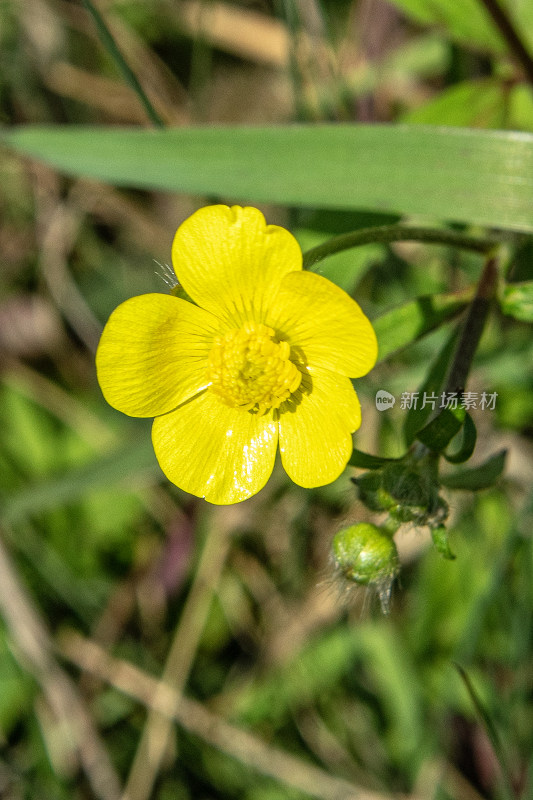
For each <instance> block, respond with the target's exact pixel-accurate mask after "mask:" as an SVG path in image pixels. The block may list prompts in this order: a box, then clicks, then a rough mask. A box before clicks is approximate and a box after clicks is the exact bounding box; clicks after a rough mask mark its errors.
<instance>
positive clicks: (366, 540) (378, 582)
mask: <svg viewBox="0 0 533 800" xmlns="http://www.w3.org/2000/svg"><path fill="white" fill-rule="evenodd" d="M332 546H333V558H334V560H335V565H336V567H337V569H338V571H339V572H340V573H341V574H342V575H343V577H344V578H345V579H346V580H348V581H352V582H354V583H357V584H359V585H361V586H372V587H374V588H376V589H377V591H378V594H379V599H380V602H381V607H382V609H383V611H384V613H386V612H387V611H388V610H389V601H390V592H391V587H392V582H393V580H394V578H395V577H396V575H397V574H398V572H399V571H400V562H399V559H398V552H397V550H396V545H395V544H394V541H393V539H392V538H391V537H390V536H389V535H388V534H387V533H386V532H385V531H384V530H383V529H382V528H378V527H377V526H376V525H372V524H370V523H368V522H360V523H358V524H357V525H350V527H348V528H343V529H342V530H340V531H338V533H336V534H335V536H334V538H333V545H332Z"/></svg>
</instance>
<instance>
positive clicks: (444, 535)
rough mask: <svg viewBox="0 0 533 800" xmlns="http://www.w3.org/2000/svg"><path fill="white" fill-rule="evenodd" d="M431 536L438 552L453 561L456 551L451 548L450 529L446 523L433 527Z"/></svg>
mask: <svg viewBox="0 0 533 800" xmlns="http://www.w3.org/2000/svg"><path fill="white" fill-rule="evenodd" d="M431 538H432V539H433V544H434V545H435V548H436V550H437V552H438V553H440V555H441V556H442V557H443V558H447V559H448V560H450V561H453V559H454V558H455V553H452V551H451V550H450V543H449V541H448V531H447V530H446V528H445V526H444V525H437V527H436V528H432V529H431Z"/></svg>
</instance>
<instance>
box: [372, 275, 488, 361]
mask: <svg viewBox="0 0 533 800" xmlns="http://www.w3.org/2000/svg"><path fill="white" fill-rule="evenodd" d="M472 296H473V292H472V291H471V290H467V291H466V292H461V293H460V294H459V293H457V294H456V293H454V294H441V295H429V296H426V297H418V298H417V299H416V300H410V301H409V302H408V303H405V304H404V305H402V306H399V307H398V308H394V309H392V311H387V313H385V314H382V315H381V316H380V317H377V318H376V319H374V320H372V325H373V327H374V330H375V332H376V336H377V339H378V347H379V355H378V360H379V361H384V360H385V359H386V358H388V357H389V356H390V355H392V354H393V353H396V352H397V351H398V350H401V349H402V348H403V347H406V346H407V345H408V344H410V343H411V342H414V341H415V340H416V339H419V338H420V337H421V336H424V335H425V334H426V333H429V332H430V331H432V330H434V329H435V328H438V327H439V325H442V323H443V322H446V321H447V320H449V319H452V318H453V317H455V316H456V315H457V314H459V313H460V312H461V311H463V309H464V308H466V306H467V305H468V303H469V302H470V300H471V299H472Z"/></svg>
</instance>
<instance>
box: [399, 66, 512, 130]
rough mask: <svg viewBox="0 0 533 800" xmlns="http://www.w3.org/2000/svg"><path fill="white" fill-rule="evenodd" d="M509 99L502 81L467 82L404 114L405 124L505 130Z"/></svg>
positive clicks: (491, 79) (456, 85)
mask: <svg viewBox="0 0 533 800" xmlns="http://www.w3.org/2000/svg"><path fill="white" fill-rule="evenodd" d="M507 95H508V91H507V87H506V86H505V85H504V84H503V83H502V81H500V80H495V79H493V78H490V79H484V80H472V81H464V82H463V83H458V84H455V85H454V86H451V87H450V88H449V89H445V90H444V91H443V92H441V93H440V94H438V95H437V96H436V97H435V98H434V99H432V100H430V101H429V102H427V103H425V104H424V105H422V106H419V108H415V109H414V110H412V111H410V112H408V113H407V114H404V115H403V117H402V121H403V122H408V123H410V124H413V123H414V124H422V125H454V126H459V127H464V128H467V127H472V128H478V127H479V128H503V127H505V119H506V114H507Z"/></svg>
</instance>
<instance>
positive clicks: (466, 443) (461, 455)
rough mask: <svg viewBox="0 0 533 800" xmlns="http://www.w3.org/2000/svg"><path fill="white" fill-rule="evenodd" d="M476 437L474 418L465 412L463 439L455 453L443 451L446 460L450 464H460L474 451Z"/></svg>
mask: <svg viewBox="0 0 533 800" xmlns="http://www.w3.org/2000/svg"><path fill="white" fill-rule="evenodd" d="M476 439H477V430H476V426H475V424H474V420H473V419H472V417H471V416H470V414H468V413H467V414H466V416H465V421H464V425H463V441H462V443H461V446H460V448H459V449H458V450H457V451H456V452H455V453H450V454H449V453H443V456H444V458H445V459H446V461H449V462H450V464H462V463H463V462H464V461H468V459H469V458H470V456H471V455H472V453H473V452H474V448H475V446H476Z"/></svg>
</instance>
